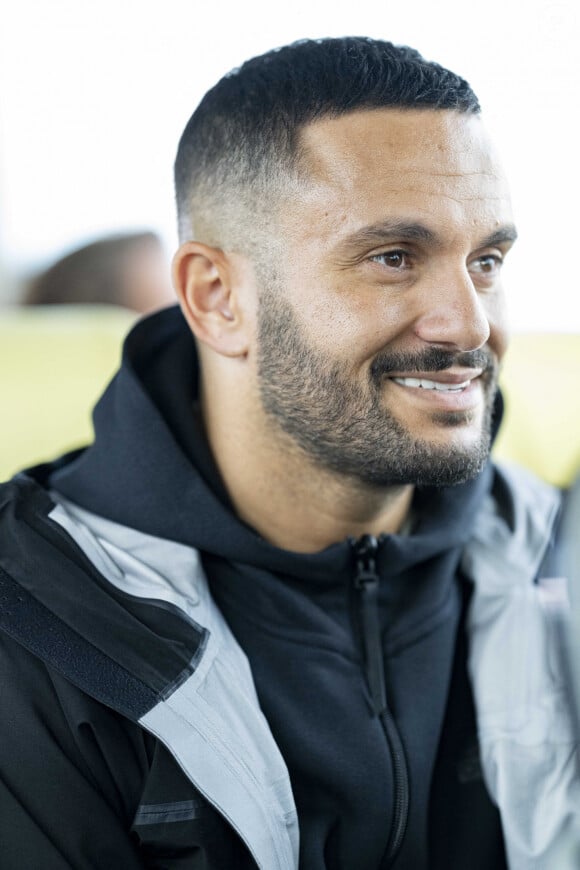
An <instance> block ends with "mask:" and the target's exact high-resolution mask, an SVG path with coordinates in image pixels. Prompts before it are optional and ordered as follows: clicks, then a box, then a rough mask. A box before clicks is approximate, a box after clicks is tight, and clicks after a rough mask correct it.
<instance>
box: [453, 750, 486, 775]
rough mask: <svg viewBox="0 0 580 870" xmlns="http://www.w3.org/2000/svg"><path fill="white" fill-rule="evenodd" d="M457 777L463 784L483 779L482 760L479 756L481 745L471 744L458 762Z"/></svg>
mask: <svg viewBox="0 0 580 870" xmlns="http://www.w3.org/2000/svg"><path fill="white" fill-rule="evenodd" d="M457 779H458V780H459V782H460V783H461V785H467V784H468V783H470V782H479V781H480V780H481V779H483V774H482V771H481V760H480V757H479V746H478V745H477V743H474V744H472V745H471V746H469V747H468V748H467V749H466V751H465V752H464V753H463V757H462V758H460V760H459V761H458V762H457Z"/></svg>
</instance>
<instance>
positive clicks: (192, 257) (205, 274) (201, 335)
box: [172, 242, 248, 357]
mask: <svg viewBox="0 0 580 870" xmlns="http://www.w3.org/2000/svg"><path fill="white" fill-rule="evenodd" d="M172 272H173V285H174V287H175V291H176V293H177V296H178V299H179V303H180V305H181V309H182V311H183V314H184V316H185V318H186V320H187V322H188V323H189V326H190V329H191V331H192V332H193V334H194V335H195V336H196V337H197V338H198V339H199V340H200V341H202V342H203V343H204V344H207V345H208V346H209V347H211V348H213V349H214V350H215V351H217V353H220V354H222V355H223V356H230V357H236V356H245V355H246V353H247V351H248V334H247V323H246V322H245V317H244V312H243V309H242V306H241V305H240V298H239V287H238V278H239V276H238V275H237V269H236V267H235V264H234V262H233V261H232V259H231V258H230V257H229V256H228V255H227V254H225V253H224V251H222V250H221V249H220V248H212V247H210V246H209V245H204V244H202V243H201V242H185V244H183V245H181V246H180V248H179V249H178V250H177V253H176V254H175V256H174V258H173V269H172Z"/></svg>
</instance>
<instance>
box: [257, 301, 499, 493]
mask: <svg viewBox="0 0 580 870" xmlns="http://www.w3.org/2000/svg"><path fill="white" fill-rule="evenodd" d="M258 338H259V349H258V380H259V389H260V396H261V401H262V406H263V408H264V410H265V412H266V414H267V415H268V416H269V417H270V418H271V419H272V420H274V421H275V422H276V424H277V425H278V427H279V428H280V429H281V430H282V431H283V432H285V433H286V435H288V436H289V437H290V439H291V440H292V442H293V443H294V445H296V446H298V447H299V448H300V449H301V450H302V451H303V452H304V453H305V454H307V456H308V457H310V459H311V460H314V461H315V462H316V463H318V464H319V465H321V466H322V467H323V468H325V469H327V470H329V471H331V472H334V473H336V474H339V475H341V476H346V477H349V478H352V479H355V480H357V481H359V482H362V483H364V484H366V485H368V486H371V487H373V488H379V487H380V488H383V487H387V486H399V485H405V484H415V485H423V486H449V485H455V484H459V483H464V482H465V481H467V480H470V479H472V478H474V477H476V476H477V474H479V472H480V471H481V470H482V468H483V467H484V465H485V463H486V462H487V459H488V457H489V451H490V444H491V424H492V409H493V400H494V397H495V393H496V389H497V361H496V360H495V357H494V356H493V354H491V353H490V352H489V351H487V350H478V351H473V352H470V353H463V354H452V353H449V352H446V351H442V350H440V349H438V348H432V349H427V350H426V352H424V353H423V354H421V355H420V356H419V355H418V354H414V355H410V354H394V353H388V352H387V353H384V354H382V355H378V356H377V357H376V358H375V360H374V361H373V364H372V365H371V367H370V369H369V381H368V390H366V391H365V390H364V389H362V388H361V385H360V384H358V383H354V382H353V381H352V378H350V379H349V376H348V373H347V371H346V370H345V369H344V368H343V367H342V366H341V365H340V364H339V363H336V362H334V361H333V360H332V359H331V358H330V357H329V356H326V355H324V354H321V353H320V352H319V351H316V350H314V349H313V348H312V346H311V345H310V344H309V343H308V341H307V339H306V337H305V336H304V333H303V330H302V328H301V325H300V323H299V322H298V320H297V318H296V315H295V313H294V310H293V308H292V306H291V305H290V303H289V302H287V301H286V300H285V299H284V298H283V296H282V291H281V289H270V288H268V289H265V290H263V291H262V293H261V296H260V305H259V324H258ZM451 365H461V366H463V367H465V366H467V367H477V368H483V369H484V372H483V374H482V375H481V382H482V386H483V389H484V397H485V410H484V414H483V420H482V425H481V434H480V437H479V439H478V440H476V441H475V442H474V443H473V444H472V445H470V446H468V447H462V448H458V447H456V446H454V445H452V444H449V445H443V446H441V445H439V444H434V443H433V442H429V441H428V440H426V439H422V438H421V437H420V435H418V436H413V435H412V434H411V433H410V432H409V431H408V430H407V429H406V428H405V426H403V425H402V424H401V423H400V422H399V421H398V420H397V419H396V418H395V417H394V415H393V414H392V413H391V412H390V411H389V409H388V408H386V407H385V403H384V399H383V390H384V378H385V377H386V376H387V374H388V372H396V371H422V372H426V371H437V370H442V369H445V368H450V366H451ZM472 414H473V412H469V411H458V412H444V413H441V412H440V413H438V414H432V416H431V419H432V421H433V422H435V423H438V424H439V425H441V426H444V427H449V429H452V428H453V427H458V426H464V425H466V424H469V423H470V422H472V419H473V418H472V416H470V415H472ZM450 441H451V438H450Z"/></svg>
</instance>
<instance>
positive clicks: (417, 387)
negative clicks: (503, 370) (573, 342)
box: [258, 109, 514, 486]
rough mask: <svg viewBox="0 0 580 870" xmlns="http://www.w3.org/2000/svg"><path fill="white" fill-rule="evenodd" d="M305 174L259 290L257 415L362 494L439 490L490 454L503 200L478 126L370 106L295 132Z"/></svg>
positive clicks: (507, 234)
mask: <svg viewBox="0 0 580 870" xmlns="http://www.w3.org/2000/svg"><path fill="white" fill-rule="evenodd" d="M302 144H303V146H304V148H305V158H304V159H305V164H306V166H307V169H308V179H307V181H306V182H305V183H304V185H303V187H302V188H301V189H300V190H299V191H298V193H297V195H296V196H295V197H294V198H293V199H292V201H288V203H287V204H286V209H285V212H284V214H283V216H282V218H281V221H280V224H279V226H280V230H279V231H278V229H277V230H276V242H277V247H278V256H277V258H276V262H275V263H274V264H272V265H273V268H272V273H273V274H272V275H271V276H270V278H269V279H268V280H265V279H263V280H262V286H261V288H260V304H259V324H258V325H259V334H258V338H259V347H258V379H259V389H260V396H261V401H262V405H263V407H264V409H265V411H266V414H267V416H268V418H269V420H270V421H271V422H272V423H274V425H275V426H276V427H278V428H280V429H282V430H283V431H284V432H285V433H286V434H287V435H289V436H290V437H291V439H292V441H293V442H294V444H296V445H299V446H300V448H302V450H304V451H306V453H307V454H308V455H309V456H310V458H311V459H314V460H315V461H316V462H317V463H318V464H321V465H322V466H324V467H326V468H328V469H330V470H332V471H334V472H338V473H340V474H344V475H347V476H349V477H353V478H355V479H358V480H360V481H363V482H365V483H367V484H371V485H376V486H387V485H392V484H402V483H414V484H416V483H422V484H439V485H442V484H449V483H457V482H460V481H463V480H466V479H468V478H469V477H472V476H473V475H475V474H476V473H477V472H478V471H479V470H480V469H481V467H482V465H483V463H484V462H485V459H486V458H487V455H488V452H489V440H490V435H489V432H490V418H491V408H492V403H493V397H494V394H495V390H496V379H497V367H498V362H499V360H500V358H501V356H502V354H503V351H504V347H505V340H506V336H505V330H504V322H503V321H504V310H503V292H502V288H501V264H502V261H503V258H504V257H505V255H506V254H507V252H508V250H509V248H510V246H511V243H512V241H513V238H514V229H513V225H512V218H511V212H510V204H509V195H508V191H507V186H506V183H505V180H504V178H503V175H502V173H501V170H500V168H499V166H498V164H497V162H496V160H495V158H494V155H493V153H492V151H491V148H490V146H489V143H488V140H487V138H486V135H485V133H484V130H483V128H482V124H481V121H480V119H479V118H477V117H474V116H468V115H464V114H459V113H455V112H451V111H434V110H406V111H399V110H390V109H387V110H373V111H361V112H357V113H352V114H350V115H346V116H343V117H341V118H338V119H330V120H323V121H319V122H316V123H314V124H311V125H310V126H308V127H307V128H306V129H305V130H304V132H303V136H302Z"/></svg>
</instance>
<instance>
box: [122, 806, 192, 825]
mask: <svg viewBox="0 0 580 870" xmlns="http://www.w3.org/2000/svg"><path fill="white" fill-rule="evenodd" d="M202 807H203V802H202V801H201V800H199V801H196V800H191V801H173V802H172V803H167V804H141V806H140V807H139V808H138V809H137V812H136V813H135V818H134V820H133V826H134V827H136V826H138V825H162V824H166V823H167V822H189V821H191V819H196V818H197V817H198V816H199V815H200V812H201V810H202Z"/></svg>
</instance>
